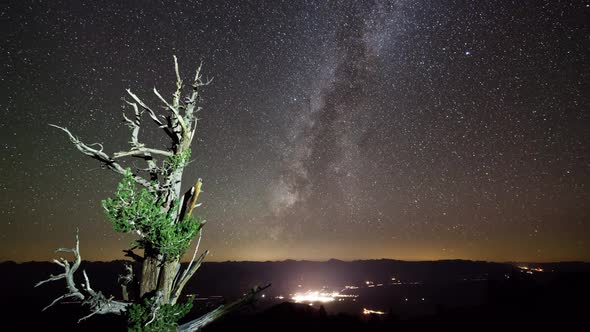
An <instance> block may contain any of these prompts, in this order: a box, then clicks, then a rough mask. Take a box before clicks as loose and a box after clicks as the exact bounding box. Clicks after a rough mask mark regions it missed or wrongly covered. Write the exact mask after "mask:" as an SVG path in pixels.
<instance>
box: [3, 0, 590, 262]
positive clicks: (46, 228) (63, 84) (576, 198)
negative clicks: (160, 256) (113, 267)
mask: <svg viewBox="0 0 590 332" xmlns="http://www.w3.org/2000/svg"><path fill="white" fill-rule="evenodd" d="M589 13H590V8H589V4H588V2H585V1H569V2H568V1H549V0H544V1H417V0H408V1H405V0H400V1H319V0H315V1H312V0H307V1H287V0H285V1H176V2H171V1H121V2H115V1H111V2H99V1H20V0H19V1H7V2H5V4H4V5H3V6H2V9H1V10H0V24H1V26H2V29H1V30H0V34H1V35H2V41H1V43H0V49H1V52H0V56H1V57H2V61H1V67H0V87H1V88H0V94H1V98H0V115H1V117H2V121H1V122H0V142H1V144H0V170H1V174H2V176H1V180H0V193H1V194H0V260H16V261H28V260H48V259H51V258H52V257H53V249H55V248H57V247H63V246H70V245H72V243H73V241H74V235H75V233H76V228H77V227H78V228H79V232H80V238H81V250H82V255H83V258H84V259H89V260H111V259H118V258H121V257H122V253H121V250H123V249H126V248H128V244H129V242H130V240H131V239H132V237H131V236H127V235H121V234H118V233H115V232H114V231H112V229H111V226H110V225H109V223H108V222H107V221H106V219H105V218H104V216H103V214H102V210H101V208H100V200H101V199H104V198H106V197H109V196H110V195H112V193H113V192H114V189H115V187H116V183H117V182H118V180H119V177H118V175H116V174H114V173H112V172H109V171H108V170H104V169H101V168H100V167H99V165H98V163H97V162H96V161H95V160H92V159H90V158H88V157H86V156H83V155H82V154H80V153H79V152H78V151H77V150H76V149H75V148H74V146H73V145H71V144H70V142H69V141H68V139H67V138H66V136H65V135H64V134H63V133H62V132H59V131H58V130H56V129H55V128H51V127H49V126H48V125H47V124H49V123H53V124H58V125H61V126H65V127H68V128H69V129H70V130H71V131H72V132H73V133H74V134H75V135H77V136H79V137H80V138H81V139H82V140H83V141H85V142H87V143H94V142H99V143H102V144H103V145H104V147H105V151H106V152H108V153H111V154H112V153H113V152H116V151H122V150H127V149H128V147H129V145H128V141H129V130H128V128H126V126H125V125H124V123H123V122H122V118H121V109H122V106H123V104H124V103H123V101H122V100H121V98H122V97H124V95H125V89H126V88H131V89H132V90H133V91H134V92H135V93H136V94H138V95H139V96H140V97H142V99H143V100H144V101H146V102H147V103H148V104H150V105H152V106H154V107H156V106H158V105H159V103H158V102H157V99H156V97H155V96H154V95H153V94H152V92H151V90H152V88H153V87H154V86H156V87H158V89H159V91H161V92H162V93H164V94H165V95H167V96H169V95H170V94H171V93H172V92H173V91H174V88H175V86H174V80H175V78H174V71H173V61H172V55H173V54H175V55H177V56H178V59H179V63H180V68H181V74H182V75H183V76H185V77H186V78H187V79H188V77H190V75H191V74H192V73H194V72H193V71H194V69H196V67H197V66H198V64H199V62H200V61H201V60H203V61H204V64H205V65H204V72H205V74H206V75H208V76H210V77H214V81H213V83H212V84H211V85H210V86H208V87H206V89H205V90H204V91H203V95H204V102H203V106H204V111H203V112H202V113H201V117H202V121H200V127H199V129H198V131H197V136H198V138H197V139H196V140H195V142H194V144H193V158H194V160H193V161H192V163H191V164H190V165H189V166H188V168H187V170H186V172H185V187H188V186H189V184H190V183H192V182H193V181H194V179H196V178H197V177H202V178H203V181H204V187H203V189H204V191H205V192H204V193H203V195H202V196H201V197H200V200H201V202H203V207H202V208H200V210H199V213H200V214H201V215H203V216H204V217H205V218H206V219H207V221H208V224H207V226H206V228H205V230H204V234H203V243H202V247H204V248H208V249H210V250H211V251H212V254H211V255H210V257H209V260H212V261H224V260H282V259H311V260H325V259H329V258H337V259H344V260H350V259H363V258H396V259H407V260H426V259H448V258H461V259H477V260H492V261H557V260H586V261H588V260H590V240H589V239H590V208H589V206H590V194H589V185H590V164H589V160H590V158H589V157H590V153H589V148H588V147H589V145H590V144H589V143H590V130H589V129H590V117H589V113H588V112H589V106H590V100H589V99H590V96H589V95H590V87H589V81H590V80H589V78H590V77H589V76H590V68H589V67H590V59H589V52H588V49H590V48H589V46H590V43H589V42H590V39H589V38H590V37H589V36H590V33H589V32H590V31H589V29H588V25H587V22H589V21H590V15H589ZM151 125H152V123H151V122H147V121H146V122H145V126H144V129H143V131H142V133H141V134H140V135H141V136H140V138H141V139H142V140H143V141H145V142H147V143H149V144H151V145H153V146H155V147H162V148H163V147H165V146H166V144H167V142H166V137H164V136H163V135H162V132H161V130H158V129H157V128H155V126H151ZM125 165H127V166H129V167H135V166H137V167H142V166H143V165H141V164H140V163H139V161H138V160H135V161H134V160H130V161H129V162H127V163H126V164H125ZM183 191H184V189H183Z"/></svg>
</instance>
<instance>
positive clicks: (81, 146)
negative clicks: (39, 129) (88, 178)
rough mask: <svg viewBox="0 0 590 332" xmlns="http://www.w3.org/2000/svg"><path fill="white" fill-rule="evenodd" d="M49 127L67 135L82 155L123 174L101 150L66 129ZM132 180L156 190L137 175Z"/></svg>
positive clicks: (122, 170) (117, 164)
mask: <svg viewBox="0 0 590 332" xmlns="http://www.w3.org/2000/svg"><path fill="white" fill-rule="evenodd" d="M49 125H50V126H52V127H55V128H57V129H61V130H62V131H64V132H65V133H66V134H68V136H69V138H70V141H71V142H72V143H73V144H74V145H75V146H76V148H77V149H78V150H79V151H80V152H82V153H83V154H85V155H87V156H90V157H91V158H94V159H96V160H98V161H100V162H102V163H103V164H104V166H106V167H107V168H109V169H110V170H112V171H114V172H117V173H119V174H125V169H124V168H123V167H122V166H121V165H120V164H119V163H117V162H116V161H115V160H113V159H112V158H111V157H110V156H109V155H107V154H106V153H104V152H102V149H100V150H96V149H94V148H91V147H90V146H89V145H87V144H85V143H83V142H82V141H80V140H79V139H78V138H77V137H75V136H74V135H72V133H71V132H70V131H69V130H68V129H67V128H64V127H60V126H57V125H54V124H49ZM133 180H134V181H135V182H137V183H139V184H140V185H142V186H144V187H146V188H149V189H157V187H156V188H154V186H153V185H152V184H151V183H150V182H149V181H148V180H146V179H144V178H142V177H140V176H138V175H135V174H134V175H133Z"/></svg>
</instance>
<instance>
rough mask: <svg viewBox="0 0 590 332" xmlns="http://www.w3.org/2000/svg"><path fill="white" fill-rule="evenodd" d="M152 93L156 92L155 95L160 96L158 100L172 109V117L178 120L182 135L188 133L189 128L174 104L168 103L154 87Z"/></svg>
mask: <svg viewBox="0 0 590 332" xmlns="http://www.w3.org/2000/svg"><path fill="white" fill-rule="evenodd" d="M154 93H155V94H156V96H158V98H160V100H161V101H162V102H163V103H164V104H165V105H166V107H168V108H169V109H170V110H171V111H172V113H174V119H175V120H177V121H178V123H179V124H180V127H181V128H182V136H183V137H184V136H185V135H189V130H188V127H187V125H186V122H184V119H183V118H182V115H180V113H179V112H178V110H177V109H176V108H175V107H174V106H172V105H170V104H169V103H168V102H167V101H166V99H164V97H162V95H160V93H159V92H158V90H156V88H154Z"/></svg>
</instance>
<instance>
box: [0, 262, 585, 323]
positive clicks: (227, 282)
mask: <svg viewBox="0 0 590 332" xmlns="http://www.w3.org/2000/svg"><path fill="white" fill-rule="evenodd" d="M123 264H124V261H113V262H83V263H82V266H81V269H80V272H81V270H82V269H84V270H86V271H87V272H88V274H89V276H90V278H91V283H92V286H93V288H95V289H99V290H101V291H103V293H105V294H107V295H114V296H115V297H120V293H121V292H120V289H119V286H118V284H117V276H118V275H119V274H122V273H123V271H124V269H123ZM519 266H520V267H526V268H529V269H530V268H534V269H542V271H543V272H539V273H537V272H534V273H533V272H531V273H527V270H526V269H523V268H519ZM135 271H138V269H137V268H136V269H135ZM58 273H61V269H60V268H59V266H57V265H56V264H53V263H49V262H30V263H20V264H19V263H14V262H3V263H0V275H1V276H2V283H0V291H1V292H2V295H3V297H4V301H3V307H4V308H3V316H5V317H7V319H5V320H4V321H5V322H4V326H8V327H10V328H11V329H8V330H9V331H12V330H14V331H16V330H20V331H28V330H43V331H49V330H60V331H104V330H105V329H111V330H112V331H115V330H118V329H123V328H124V326H125V325H124V321H123V320H121V319H117V318H116V317H114V316H108V317H92V318H90V319H89V320H88V321H85V322H82V323H80V324H76V321H77V319H78V318H80V317H82V316H84V315H85V314H84V313H85V311H84V308H81V307H80V305H78V304H63V305H56V306H54V307H52V308H50V309H48V310H47V311H45V312H41V309H42V308H43V307H44V306H46V305H47V304H49V303H50V302H51V301H52V300H53V299H54V298H56V297H58V296H59V295H61V294H63V290H64V288H65V285H64V283H63V282H62V281H58V282H53V283H48V284H45V285H43V286H41V287H39V288H33V286H34V285H35V283H37V282H38V281H40V280H44V279H46V278H47V277H48V276H49V275H50V274H58ZM78 278H82V275H81V273H80V275H78ZM392 278H395V280H396V281H401V282H403V283H406V284H407V285H408V286H403V287H402V286H399V287H398V286H396V287H393V286H392V287H390V288H387V287H386V286H387V285H386V284H387V283H389V284H391V282H392ZM366 281H371V282H373V283H375V284H378V283H384V284H385V285H386V286H384V287H381V288H371V289H368V288H365V289H364V290H363V289H358V294H360V296H359V298H358V300H359V302H363V304H364V303H367V304H368V305H373V304H374V305H380V306H381V308H382V309H384V310H385V311H386V314H385V315H382V316H371V315H365V316H364V317H361V315H359V314H351V313H350V312H349V313H348V314H342V313H339V312H338V311H339V309H338V308H340V307H337V306H329V305H326V309H325V311H327V315H326V314H325V311H324V312H320V310H319V309H318V306H317V305H316V306H314V307H310V306H308V305H303V304H294V303H281V302H284V301H287V300H288V297H287V296H288V294H290V293H293V292H295V291H298V290H299V289H319V288H321V287H322V286H327V287H328V288H333V289H334V288H336V287H339V286H343V285H365V283H366ZM267 282H272V284H273V286H272V287H271V289H269V291H268V293H267V298H266V299H265V300H261V301H259V302H258V303H256V304H255V305H254V306H253V307H252V308H246V310H242V311H241V312H240V313H237V314H234V315H232V316H230V317H228V318H227V319H224V320H222V321H220V322H218V323H216V324H214V325H212V326H211V327H210V328H208V329H207V331H225V330H236V329H238V328H241V329H242V330H243V329H244V328H247V329H248V330H256V331H278V330H281V331H371V330H375V331H381V330H383V331H389V330H395V331H434V330H436V331H441V330H453V331H458V330H459V331H482V330H483V331H496V330H503V331H507V330H508V331H510V330H526V331H532V330H533V329H534V330H580V331H583V330H585V329H584V328H583V327H582V326H583V325H582V324H583V323H584V322H585V320H586V318H585V317H586V315H587V313H588V312H590V305H589V299H590V263H579V262H565V263H541V264H536V263H521V264H509V263H489V262H474V261H463V260H446V261H432V262H431V261H428V262H407V261H396V260H363V261H352V262H343V261H338V260H330V261H327V262H310V261H291V260H288V261H282V262H223V263H215V262H210V263H205V264H204V265H203V266H202V267H201V269H200V270H199V271H198V272H197V274H196V275H195V278H193V280H191V282H189V284H188V285H187V287H186V288H185V289H186V292H187V293H193V294H198V295H199V296H200V297H207V296H213V295H216V296H221V297H220V300H219V301H220V302H223V301H224V298H225V299H227V300H231V299H234V298H236V297H238V296H240V294H242V293H243V292H244V290H246V289H248V288H250V287H252V286H254V285H256V284H264V283H267ZM300 285H301V286H300ZM404 287H405V288H404ZM404 292H406V293H404ZM278 294H282V295H285V299H284V300H280V301H278V300H275V301H272V300H270V299H271V298H274V297H275V296H276V295H278ZM403 294H410V295H403ZM414 294H427V295H426V297H427V299H426V301H425V302H426V303H423V304H420V303H418V304H414V305H413V306H411V305H406V304H403V303H399V302H396V301H397V300H396V299H391V298H390V297H399V296H413V295H414ZM420 296H424V295H420ZM466 299H467V300H466ZM453 300H456V301H455V302H456V303H454V304H453ZM410 302H411V301H410ZM212 305H217V303H205V302H203V303H200V304H199V305H196V308H195V310H194V311H193V312H192V313H191V314H190V315H189V316H191V317H193V316H197V315H199V313H200V312H203V311H206V310H207V308H206V306H212ZM355 310H356V309H355ZM412 310H413V311H415V313H419V314H414V315H411V312H410V314H408V312H409V311H412ZM188 318H190V317H187V319H188Z"/></svg>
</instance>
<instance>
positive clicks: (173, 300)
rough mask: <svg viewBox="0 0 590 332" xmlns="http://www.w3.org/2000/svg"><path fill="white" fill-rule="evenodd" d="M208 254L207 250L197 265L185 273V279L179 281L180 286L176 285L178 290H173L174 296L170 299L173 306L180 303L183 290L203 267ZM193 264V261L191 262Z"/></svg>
mask: <svg viewBox="0 0 590 332" xmlns="http://www.w3.org/2000/svg"><path fill="white" fill-rule="evenodd" d="M208 254H209V250H205V251H204V252H203V253H202V254H201V256H199V258H198V259H197V261H196V262H195V265H193V266H192V267H191V268H190V269H189V268H187V270H186V271H185V272H184V273H183V277H182V278H181V279H180V280H179V282H178V285H176V288H174V289H173V290H172V296H171V297H170V303H171V304H175V303H176V301H178V298H179V297H180V294H181V293H182V289H183V288H184V286H185V285H186V283H187V282H188V281H189V280H190V278H192V276H193V275H194V274H195V272H197V270H198V269H199V267H201V264H202V263H203V260H204V259H205V257H206V256H207V255H208ZM191 264H192V261H191ZM189 265H190V264H189ZM187 271H188V272H187Z"/></svg>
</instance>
